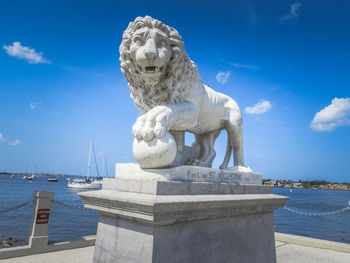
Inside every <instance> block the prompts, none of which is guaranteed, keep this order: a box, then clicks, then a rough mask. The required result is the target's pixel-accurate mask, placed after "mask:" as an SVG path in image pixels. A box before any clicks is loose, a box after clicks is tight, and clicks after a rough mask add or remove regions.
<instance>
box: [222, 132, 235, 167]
mask: <svg viewBox="0 0 350 263" xmlns="http://www.w3.org/2000/svg"><path fill="white" fill-rule="evenodd" d="M231 153H232V145H231V142H230V136H229V135H227V147H226V153H225V158H224V161H223V162H222V164H221V165H220V169H225V168H227V165H228V163H229V161H230V159H231Z"/></svg>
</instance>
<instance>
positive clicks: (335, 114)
mask: <svg viewBox="0 0 350 263" xmlns="http://www.w3.org/2000/svg"><path fill="white" fill-rule="evenodd" d="M346 125H350V98H340V99H338V98H334V99H333V100H332V103H331V104H330V105H328V106H327V107H325V108H324V109H322V110H321V111H319V112H317V113H316V114H315V116H314V118H313V120H312V121H311V123H310V128H311V129H313V130H314V131H333V130H334V129H335V128H337V127H340V126H346Z"/></svg>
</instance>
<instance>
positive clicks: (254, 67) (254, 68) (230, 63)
mask: <svg viewBox="0 0 350 263" xmlns="http://www.w3.org/2000/svg"><path fill="white" fill-rule="evenodd" d="M226 63H227V64H229V65H231V66H233V67H235V68H244V69H251V70H259V69H260V67H259V66H255V65H248V64H239V63H232V62H226Z"/></svg>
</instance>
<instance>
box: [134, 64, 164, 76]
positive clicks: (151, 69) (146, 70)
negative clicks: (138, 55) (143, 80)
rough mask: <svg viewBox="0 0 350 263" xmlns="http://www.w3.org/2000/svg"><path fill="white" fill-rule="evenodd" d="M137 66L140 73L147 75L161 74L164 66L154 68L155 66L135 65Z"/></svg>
mask: <svg viewBox="0 0 350 263" xmlns="http://www.w3.org/2000/svg"><path fill="white" fill-rule="evenodd" d="M137 66H138V69H139V70H140V71H141V72H143V73H147V74H152V73H161V72H163V69H164V66H162V67H156V66H146V67H141V66H139V65H137Z"/></svg>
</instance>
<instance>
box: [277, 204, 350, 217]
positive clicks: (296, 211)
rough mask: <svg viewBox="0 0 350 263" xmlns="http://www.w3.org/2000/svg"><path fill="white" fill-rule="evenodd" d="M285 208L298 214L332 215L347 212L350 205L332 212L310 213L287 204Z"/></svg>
mask: <svg viewBox="0 0 350 263" xmlns="http://www.w3.org/2000/svg"><path fill="white" fill-rule="evenodd" d="M284 209H286V210H287V211H289V212H291V213H294V214H297V215H303V216H330V215H335V214H339V213H343V212H346V211H347V210H350V206H348V207H345V208H343V209H340V210H336V211H331V212H324V213H308V212H303V211H298V210H295V209H292V208H289V207H287V206H285V207H284Z"/></svg>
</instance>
